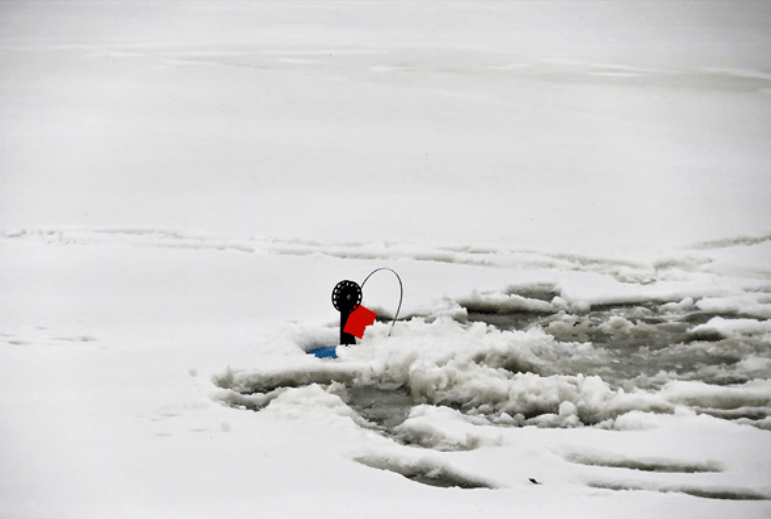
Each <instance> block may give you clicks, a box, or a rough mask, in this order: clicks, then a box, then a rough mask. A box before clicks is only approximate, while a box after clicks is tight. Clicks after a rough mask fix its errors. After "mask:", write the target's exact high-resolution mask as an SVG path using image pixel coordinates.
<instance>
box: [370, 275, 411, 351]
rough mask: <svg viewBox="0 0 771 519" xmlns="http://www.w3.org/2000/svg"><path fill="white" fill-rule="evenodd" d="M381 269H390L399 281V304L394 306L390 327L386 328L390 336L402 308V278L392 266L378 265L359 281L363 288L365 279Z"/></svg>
mask: <svg viewBox="0 0 771 519" xmlns="http://www.w3.org/2000/svg"><path fill="white" fill-rule="evenodd" d="M381 270H390V271H391V272H393V273H394V276H396V279H397V280H398V281H399V306H397V307H396V313H395V314H394V320H393V321H391V329H390V330H388V336H389V337H390V336H391V332H393V331H394V325H395V324H396V319H397V318H398V317H399V310H401V309H402V299H404V285H403V284H402V278H400V277H399V274H397V273H396V271H395V270H394V269H392V268H388V267H380V268H376V269H375V270H373V271H372V272H370V273H369V274H367V277H365V278H364V281H362V282H361V289H362V291H363V290H364V284H365V283H366V282H367V280H368V279H369V278H370V277H371V276H372V274H374V273H375V272H380V271H381Z"/></svg>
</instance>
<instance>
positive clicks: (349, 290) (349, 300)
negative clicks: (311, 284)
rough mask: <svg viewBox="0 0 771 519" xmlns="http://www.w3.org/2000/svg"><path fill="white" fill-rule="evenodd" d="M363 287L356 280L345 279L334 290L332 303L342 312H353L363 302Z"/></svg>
mask: <svg viewBox="0 0 771 519" xmlns="http://www.w3.org/2000/svg"><path fill="white" fill-rule="evenodd" d="M361 297H362V296H361V287H360V286H359V284H358V283H356V282H355V281H350V280H348V279H344V280H343V281H341V282H339V283H338V284H337V285H335V289H334V290H332V304H333V305H335V310H337V311H338V312H341V313H349V314H350V313H351V312H353V311H354V310H356V308H357V307H358V306H359V305H360V304H361Z"/></svg>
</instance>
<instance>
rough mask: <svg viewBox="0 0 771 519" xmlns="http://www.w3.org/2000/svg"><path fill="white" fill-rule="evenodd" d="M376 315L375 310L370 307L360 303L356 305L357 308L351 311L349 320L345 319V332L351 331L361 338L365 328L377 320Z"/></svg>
mask: <svg viewBox="0 0 771 519" xmlns="http://www.w3.org/2000/svg"><path fill="white" fill-rule="evenodd" d="M376 315H377V314H376V313H375V312H373V311H372V310H370V309H369V308H365V307H364V305H359V306H358V307H356V310H354V311H353V312H351V315H349V316H348V320H347V321H345V327H344V328H343V332H345V333H350V334H351V335H354V336H356V337H358V338H359V339H361V338H362V336H363V335H364V328H366V327H367V326H369V325H370V324H372V323H374V322H375V316H376Z"/></svg>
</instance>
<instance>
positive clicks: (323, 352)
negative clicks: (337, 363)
mask: <svg viewBox="0 0 771 519" xmlns="http://www.w3.org/2000/svg"><path fill="white" fill-rule="evenodd" d="M336 349H337V346H324V347H322V348H316V349H315V350H311V351H309V352H308V353H309V354H311V355H315V356H317V357H318V358H320V359H336V358H337V351H336Z"/></svg>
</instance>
